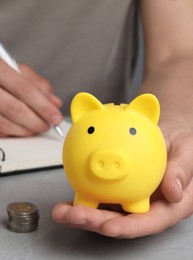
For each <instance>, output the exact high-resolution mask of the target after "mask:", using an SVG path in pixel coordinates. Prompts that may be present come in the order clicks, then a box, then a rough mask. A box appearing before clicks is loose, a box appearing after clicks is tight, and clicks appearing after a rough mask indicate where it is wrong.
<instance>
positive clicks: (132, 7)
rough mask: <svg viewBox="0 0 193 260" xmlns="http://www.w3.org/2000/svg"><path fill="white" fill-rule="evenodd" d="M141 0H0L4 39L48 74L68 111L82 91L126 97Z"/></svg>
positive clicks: (105, 97) (112, 99)
mask: <svg viewBox="0 0 193 260" xmlns="http://www.w3.org/2000/svg"><path fill="white" fill-rule="evenodd" d="M135 28H136V1H132V0H119V1H117V0H98V1H90V0H79V1H77V0H70V1H67V0H65V1H64V0H58V1H39V0H34V1H30V0H17V1H11V0H7V1H1V3H0V38H1V40H2V41H3V42H4V43H5V44H7V46H8V48H9V49H10V50H11V52H12V53H13V54H14V56H15V57H16V59H17V61H18V62H22V63H26V64H28V65H29V66H31V67H32V68H33V69H34V70H35V71H37V72H38V73H39V74H41V75H43V76H44V77H45V78H47V79H48V80H49V81H50V82H51V83H52V85H53V86H54V88H55V92H56V93H57V94H58V95H59V96H60V97H61V98H62V99H63V100H64V108H63V110H64V111H63V112H64V113H65V114H66V113H69V106H70V102H71V99H72V97H73V96H74V95H75V94H76V93H77V92H80V91H86V92H89V93H92V94H94V95H95V96H96V97H97V98H99V99H100V100H101V101H102V102H104V103H107V102H114V103H121V102H125V90H126V85H127V84H128V82H127V80H126V79H127V78H128V75H129V73H130V70H131V67H132V62H133V59H134V57H135V47H136V46H135V44H136V42H135V39H134V36H135V33H136V32H135Z"/></svg>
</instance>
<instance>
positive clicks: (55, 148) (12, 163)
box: [0, 121, 71, 175]
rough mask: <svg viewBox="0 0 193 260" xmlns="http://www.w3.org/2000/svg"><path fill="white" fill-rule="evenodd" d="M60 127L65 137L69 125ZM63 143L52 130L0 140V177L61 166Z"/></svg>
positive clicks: (63, 123)
mask: <svg viewBox="0 0 193 260" xmlns="http://www.w3.org/2000/svg"><path fill="white" fill-rule="evenodd" d="M60 126H61V128H62V130H63V132H64V135H66V134H67V132H68V130H69V128H70V126H71V124H70V123H69V122H66V121H64V122H62V124H61V125H60ZM63 142H64V140H63V139H62V138H61V137H60V136H59V135H58V134H57V132H56V131H55V130H54V129H51V130H49V131H48V132H46V133H44V134H42V135H39V136H33V137H26V138H0V149H1V150H0V152H1V159H4V161H0V175H5V174H8V173H17V172H23V171H24V172H25V171H30V170H35V169H41V168H49V167H57V166H61V165H62V147H63ZM3 157H4V158H3Z"/></svg>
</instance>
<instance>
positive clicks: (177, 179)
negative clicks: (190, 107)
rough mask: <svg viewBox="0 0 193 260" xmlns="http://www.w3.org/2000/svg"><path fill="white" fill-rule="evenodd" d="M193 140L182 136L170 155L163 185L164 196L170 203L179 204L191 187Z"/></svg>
mask: <svg viewBox="0 0 193 260" xmlns="http://www.w3.org/2000/svg"><path fill="white" fill-rule="evenodd" d="M192 140H193V138H192V137H191V136H189V135H188V136H187V135H186V136H180V139H179V140H176V143H175V146H174V147H173V149H172V151H171V153H170V154H169V160H168V165H167V169H166V173H165V176H164V178H163V181H162V184H161V190H162V192H163V194H164V196H165V197H166V198H167V200H168V201H170V202H179V201H180V200H181V199H182V197H183V190H184V189H185V188H186V187H187V186H188V185H189V183H190V181H191V179H192V176H193V164H192V157H193V141H192Z"/></svg>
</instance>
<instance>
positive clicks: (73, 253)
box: [0, 168, 193, 260]
mask: <svg viewBox="0 0 193 260" xmlns="http://www.w3.org/2000/svg"><path fill="white" fill-rule="evenodd" d="M72 198H73V191H72V189H71V188H70V186H69V184H68V182H67V180H66V177H65V175H64V171H63V169H62V168H61V169H54V170H45V171H39V172H33V173H25V174H19V175H12V176H5V177H1V178H0V259H2V260H16V259H17V260H24V259H25V260H31V259H35V260H43V259H46V260H51V259H52V260H60V259H84V260H85V259H132V260H135V259H146V260H150V259H152V260H155V259H163V260H167V259H168V260H173V259H175V260H176V259H179V260H182V259H184V260H187V259H193V217H191V218H188V219H186V220H184V221H182V222H180V223H179V224H177V225H175V226H174V227H172V228H170V229H168V230H166V231H165V232H163V233H161V234H158V235H154V236H147V237H143V238H137V239H133V240H116V239H112V238H108V237H104V236H101V235H98V234H95V233H91V232H87V231H81V230H76V229H73V228H70V227H66V226H65V225H62V224H58V223H55V222H54V221H53V220H52V218H51V211H52V208H53V206H54V205H55V203H57V202H58V201H68V200H71V199H72ZM13 201H28V202H32V203H35V204H36V205H37V206H38V208H39V212H40V222H39V228H38V230H36V231H34V232H31V233H25V234H18V233H14V232H11V231H8V230H7V228H6V223H7V212H6V207H7V204H9V203H10V202H13Z"/></svg>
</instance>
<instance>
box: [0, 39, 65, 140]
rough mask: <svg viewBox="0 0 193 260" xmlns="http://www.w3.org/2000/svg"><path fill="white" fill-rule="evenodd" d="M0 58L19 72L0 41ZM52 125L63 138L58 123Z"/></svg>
mask: <svg viewBox="0 0 193 260" xmlns="http://www.w3.org/2000/svg"><path fill="white" fill-rule="evenodd" d="M0 59H2V60H3V61H4V62H6V63H7V65H9V66H10V67H11V68H12V69H14V70H15V71H17V72H18V73H20V74H21V70H20V69H19V66H18V64H17V62H16V60H15V59H14V57H13V56H12V55H11V54H10V53H9V51H8V50H7V48H6V47H5V45H4V44H3V43H2V42H0ZM52 127H53V128H54V129H55V130H56V132H57V133H58V134H59V136H60V137H62V138H64V132H63V131H62V128H61V127H60V126H59V125H52Z"/></svg>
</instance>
